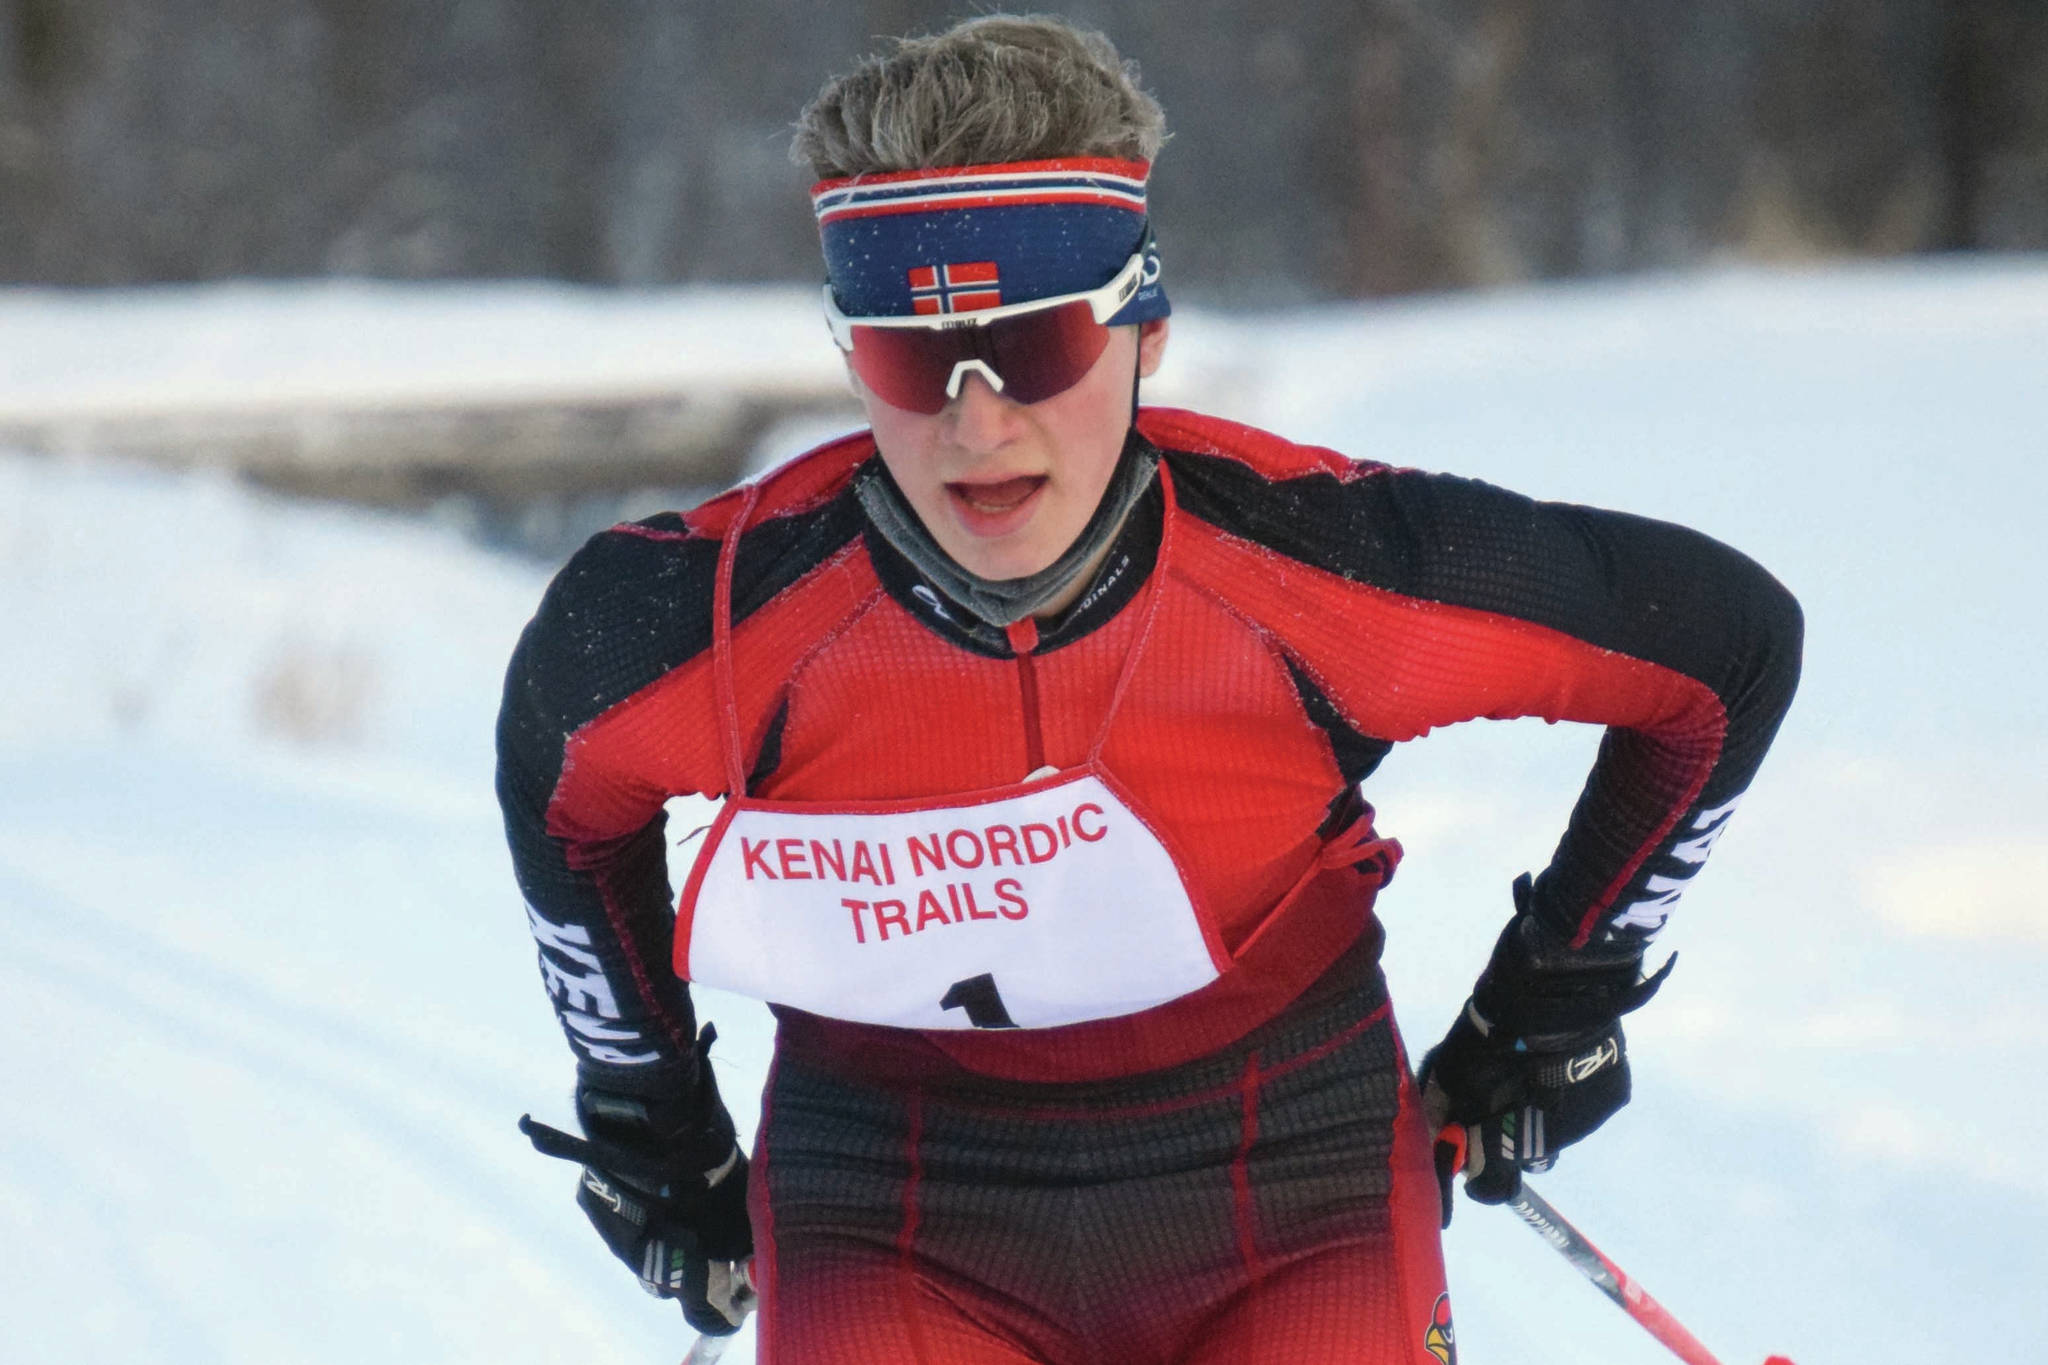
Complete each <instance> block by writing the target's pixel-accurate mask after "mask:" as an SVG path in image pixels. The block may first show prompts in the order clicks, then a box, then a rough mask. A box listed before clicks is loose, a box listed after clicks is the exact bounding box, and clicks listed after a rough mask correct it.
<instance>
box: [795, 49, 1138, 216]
mask: <svg viewBox="0 0 2048 1365" xmlns="http://www.w3.org/2000/svg"><path fill="white" fill-rule="evenodd" d="M1165 141H1166V115H1165V113H1164V112H1162V111H1161V109H1160V108H1159V102H1158V101H1157V100H1155V99H1153V98H1152V97H1151V96H1150V95H1148V94H1146V93H1145V92H1144V90H1143V89H1141V88H1140V87H1139V85H1138V68H1137V64H1136V63H1135V62H1127V61H1125V60H1123V59H1122V58H1121V57H1119V56H1118V55H1117V50H1116V48H1115V47H1114V46H1113V45H1112V44H1111V43H1110V41H1109V39H1108V38H1106V37H1104V36H1103V35H1102V34H1100V33H1096V32H1093V31H1091V30H1087V29H1078V28H1075V27H1074V26H1073V25H1071V24H1069V23H1067V22H1066V21H1065V20H1064V19H1058V18H1054V17H1053V16H1050V15H1009V14H993V15H988V16H986V17H983V18H980V19H970V20H967V21H966V22H965V23H961V24H956V25H955V26H953V27H952V28H950V29H947V30H946V31H945V32H944V33H937V34H932V35H930V36H928V37H923V38H903V39H898V40H897V42H896V47H895V50H894V51H892V52H888V53H883V54H877V55H875V56H871V57H869V58H867V59H866V60H865V61H863V62H862V63H861V64H860V65H859V66H857V67H855V68H854V69H853V70H851V71H848V72H845V73H844V74H842V75H838V76H834V77H833V78H832V79H831V80H829V81H827V82H826V83H825V86H824V88H823V89H822V90H820V91H819V92H818V95H817V98H816V99H814V100H812V101H811V102H810V104H808V105H807V106H805V108H804V111H803V113H802V114H801V115H800V116H799V117H798V119H797V125H796V137H795V139H794V141H793V142H792V143H791V146H790V157H791V159H792V160H794V161H796V162H797V163H799V164H801V165H808V166H809V167H810V168H811V170H812V172H813V173H814V174H815V175H817V176H818V178H820V179H828V178H832V177H837V176H853V175H865V174H869V173H874V172H881V171H914V170H925V169H928V168H930V167H934V166H969V165H986V164H990V163H998V162H1005V161H1038V160H1045V159H1048V158H1052V157H1061V156H1108V157H1120V158H1124V159H1127V160H1137V161H1150V160H1152V158H1153V157H1155V156H1157V155H1158V154H1159V148H1160V146H1161V144H1163V143H1164V142H1165Z"/></svg>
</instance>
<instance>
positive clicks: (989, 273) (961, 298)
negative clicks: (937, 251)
mask: <svg viewBox="0 0 2048 1365" xmlns="http://www.w3.org/2000/svg"><path fill="white" fill-rule="evenodd" d="M1001 286H1002V282H1001V281H1000V280H999V279H998V278H997V271H996V263H995V262H994V261H968V262H966V263H964V264H961V265H936V266H934V265H920V266H915V267H913V268H912V269H911V271H910V306H911V309H912V310H913V311H915V312H919V313H966V312H970V311H972V310H974V309H976V308H996V307H1000V306H1001V304H1002V302H1003V291H1002V287H1001Z"/></svg>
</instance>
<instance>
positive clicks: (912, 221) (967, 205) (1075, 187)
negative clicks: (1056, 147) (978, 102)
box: [811, 157, 1172, 326]
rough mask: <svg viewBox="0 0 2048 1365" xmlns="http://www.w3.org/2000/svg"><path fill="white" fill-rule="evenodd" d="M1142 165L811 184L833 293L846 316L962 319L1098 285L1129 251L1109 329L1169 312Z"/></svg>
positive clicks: (994, 168)
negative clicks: (1129, 272)
mask: <svg viewBox="0 0 2048 1365" xmlns="http://www.w3.org/2000/svg"><path fill="white" fill-rule="evenodd" d="M1150 170H1151V166H1150V164H1149V163H1147V162H1143V161H1118V160H1113V159H1110V158H1106V157H1065V158H1061V159H1059V160H1056V161H1013V162H1008V163H1005V164H1002V165H988V166H945V167H939V168H936V169H932V170H922V171H894V172H888V173H884V174H880V175H858V176H853V177H851V178H848V179H843V180H821V181H819V182H818V183H817V184H816V185H814V186H813V187H812V188H811V206H812V208H813V210H814V211H815V212H816V213H817V215H818V234H819V236H820V238H821V239H822V240H823V243H824V249H825V270H826V274H827V276H828V277H829V279H830V281H831V285H832V295H833V299H834V301H835V302H836V303H837V304H838V306H839V309H840V311H841V312H842V313H844V314H845V315H846V316H848V317H852V318H860V317H878V318H879V317H909V316H915V315H919V314H933V315H936V314H943V313H961V312H971V311H975V310H978V309H983V308H997V307H1001V306H1003V305H1005V304H1014V303H1026V302H1029V301H1031V300H1034V299H1045V298H1055V297H1059V296H1062V295H1069V294H1080V293H1085V292H1087V291H1088V290H1091V289H1097V288H1099V287H1101V286H1102V285H1103V284H1105V283H1107V282H1108V281H1109V280H1111V279H1114V278H1115V277H1116V275H1117V273H1118V272H1119V271H1120V270H1122V269H1123V268H1124V266H1125V265H1126V264H1127V263H1128V262H1129V261H1130V259H1131V257H1132V256H1133V255H1135V254H1138V253H1140V252H1143V253H1144V255H1145V266H1144V274H1143V278H1142V280H1141V283H1140V286H1139V289H1138V291H1137V292H1136V293H1135V294H1133V295H1132V296H1131V299H1130V301H1129V302H1128V303H1126V304H1125V305H1124V306H1123V307H1122V308H1121V309H1119V310H1118V311H1117V313H1116V315H1115V316H1114V317H1112V318H1110V319H1109V323H1110V325H1111V326H1117V325H1121V324H1124V323H1134V322H1149V321H1151V320H1152V319H1154V318H1163V317H1165V316H1166V315H1167V314H1168V313H1170V312H1171V311H1172V306H1171V305H1170V304H1168V302H1167V300H1166V291H1165V289H1164V288H1163V287H1162V285H1161V284H1160V279H1159V254H1158V248H1157V246H1156V245H1154V244H1153V242H1152V236H1151V228H1150V226H1149V223H1148V221H1147V218H1146V210H1145V177H1146V175H1147V174H1148V173H1149V172H1150Z"/></svg>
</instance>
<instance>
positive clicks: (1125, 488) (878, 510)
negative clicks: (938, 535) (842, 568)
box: [854, 426, 1159, 626]
mask: <svg viewBox="0 0 2048 1365" xmlns="http://www.w3.org/2000/svg"><path fill="white" fill-rule="evenodd" d="M1158 462H1159V454H1158V452H1157V451H1156V450H1154V449H1153V448H1152V446H1151V444H1150V443H1149V442H1148V441H1146V440H1145V439H1144V438H1143V437H1141V436H1139V435H1138V432H1137V428H1136V426H1133V427H1132V428H1131V430H1130V431H1129V432H1128V433H1127V434H1126V435H1125V437H1124V448H1123V453H1122V455H1120V456H1119V457H1118V460H1117V467H1116V472H1115V473H1114V474H1112V475H1111V476H1110V480H1109V487H1108V489H1107V490H1105V491H1104V493H1103V495H1102V501H1101V503H1099V504H1098V505H1097V506H1096V509H1095V514H1094V516H1092V517H1090V518H1089V520H1088V524H1087V525H1086V526H1085V527H1083V528H1082V530H1081V534H1080V535H1079V536H1078V537H1076V538H1075V540H1074V543H1073V544H1072V545H1069V546H1068V547H1067V548H1066V550H1065V551H1064V552H1062V553H1061V555H1060V557H1059V558H1058V559H1056V560H1054V561H1053V562H1052V564H1051V565H1050V566H1048V567H1047V568H1044V569H1041V570H1039V571H1038V572H1037V573H1035V574H1031V575H1028V576H1027V577H1024V578H1009V579H1001V580H995V579H987V578H983V577H981V576H980V575H978V574H974V573H970V572H968V571H967V570H966V569H964V568H962V567H961V566H960V565H959V564H958V563H957V562H956V561H955V560H954V559H953V558H952V556H950V555H948V554H947V553H946V552H945V551H944V550H942V549H940V548H939V543H938V542H937V541H936V540H934V539H933V538H932V534H931V532H930V531H928V530H926V529H925V525H924V523H923V522H921V521H919V520H918V518H917V513H916V512H914V511H912V510H911V507H910V502H909V500H908V499H906V498H905V497H904V496H903V491H902V490H901V489H899V488H898V487H897V486H896V481H895V480H894V479H892V478H890V477H889V471H888V468H887V466H885V465H884V464H883V463H882V462H881V461H880V460H876V461H873V462H872V463H871V464H870V466H869V468H868V469H867V471H866V472H865V473H863V474H862V475H861V477H860V479H859V481H858V482H857V483H856V484H855V485H854V492H855V494H856V495H857V496H858V497H859V498H860V502H861V506H862V508H863V509H865V510H866V512H867V514H868V520H869V521H870V522H872V523H874V527H875V529H876V530H877V531H879V532H881V534H882V537H883V538H884V539H885V540H887V541H888V542H889V543H890V544H891V545H893V546H894V547H895V548H896V551H897V553H899V554H901V555H902V556H903V557H904V558H905V559H908V560H909V561H910V562H911V563H912V564H913V565H915V566H916V567H917V569H918V571H919V572H920V573H923V574H924V575H925V576H926V577H928V578H930V579H931V580H932V582H933V583H934V584H935V585H936V586H937V587H938V588H939V590H940V591H941V592H943V593H945V594H946V596H948V597H950V598H952V599H953V600H954V601H955V602H957V603H959V604H960V605H961V606H962V607H965V608H966V609H967V610H968V611H971V612H973V613H974V614H975V615H976V616H978V617H980V618H981V619H982V620H984V621H987V622H989V623H990V624H992V625H998V626H1007V625H1012V624H1014V623H1016V622H1018V621H1021V620H1023V619H1024V618H1025V617H1027V616H1032V617H1039V618H1044V617H1048V616H1052V615H1055V614H1057V613H1059V612H1061V611H1064V610H1065V609H1066V608H1068V607H1070V606H1072V605H1073V604H1074V602H1075V601H1076V600H1077V599H1078V598H1079V597H1080V596H1081V594H1082V593H1083V592H1084V591H1086V589H1087V587H1088V584H1089V582H1090V581H1091V580H1092V579H1093V578H1094V576H1095V573H1096V571H1097V570H1099V569H1100V568H1101V567H1102V564H1103V561H1104V560H1105V559H1106V558H1108V556H1109V551H1110V547H1111V546H1112V545H1113V544H1114V543H1115V541H1116V536H1117V532H1119V531H1120V530H1122V529H1123V525H1124V521H1125V520H1126V519H1127V518H1128V517H1129V516H1130V513H1131V509H1132V508H1133V507H1135V506H1137V503H1138V499H1140V498H1141V497H1143V496H1144V495H1145V490H1146V489H1147V488H1148V487H1150V486H1151V483H1152V479H1153V477H1154V476H1155V474H1156V472H1157V469H1158Z"/></svg>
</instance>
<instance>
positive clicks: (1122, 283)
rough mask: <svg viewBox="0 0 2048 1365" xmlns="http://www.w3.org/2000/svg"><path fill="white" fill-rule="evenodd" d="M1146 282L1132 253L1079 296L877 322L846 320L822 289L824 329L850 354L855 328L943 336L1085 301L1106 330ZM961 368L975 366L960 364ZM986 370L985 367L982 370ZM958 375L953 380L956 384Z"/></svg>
mask: <svg viewBox="0 0 2048 1365" xmlns="http://www.w3.org/2000/svg"><path fill="white" fill-rule="evenodd" d="M1144 282H1145V253H1144V252H1143V251H1138V252H1134V253H1132V255H1131V258H1130V259H1129V260H1128V261H1125V262H1124V264H1123V269H1121V270H1119V271H1117V272H1116V275H1115V277H1114V278H1112V279H1111V280H1110V281H1109V283H1107V284H1105V285H1102V286H1101V287H1100V288H1096V289H1090V290H1087V291H1085V292H1083V293H1079V294H1055V295H1053V296H1052V297H1050V298H1044V299H1026V300H1025V301H1024V302H1022V303H1005V304H1001V305H999V306H997V307H995V308H975V309H970V310H969V311H967V312H965V313H903V314H893V315H891V316H889V317H880V318H854V317H848V316H847V315H846V314H844V313H842V312H840V311H839V301H838V300H837V299H835V298H833V297H832V286H831V285H829V284H828V285H826V286H825V325H826V326H827V327H829V328H831V329H832V341H833V344H835V345H836V346H838V347H839V349H840V350H842V351H846V352H848V353H851V352H852V350H853V329H854V328H856V327H917V328H922V329H924V330H926V331H933V332H943V331H948V330H950V329H952V328H955V327H986V326H988V325H989V324H990V323H992V322H1001V321H1002V320H1003V319H1004V318H1014V317H1019V316H1021V315H1023V314H1025V313H1037V312H1042V311H1043V310H1045V309H1048V308H1059V307H1061V306H1063V305H1065V304H1069V303H1075V302H1080V301H1085V302H1086V303H1087V305H1088V311H1089V312H1091V313H1093V314H1094V315H1095V320H1096V321H1097V322H1098V323H1101V324H1103V325H1104V326H1107V325H1108V324H1109V320H1110V319H1111V318H1113V317H1115V316H1116V315H1117V312H1118V310H1120V309H1121V308H1122V307H1123V306H1124V305H1125V304H1127V303H1129V302H1130V301H1131V296H1132V295H1134V294H1136V293H1137V292H1138V289H1139V287H1140V286H1141V285H1142V284H1143V283H1144ZM962 363H963V364H975V363H978V362H973V361H963V362H962ZM984 368H986V367H984ZM958 377H959V376H958V375H957V374H956V375H955V376H954V378H955V379H956V380H957V379H958Z"/></svg>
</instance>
